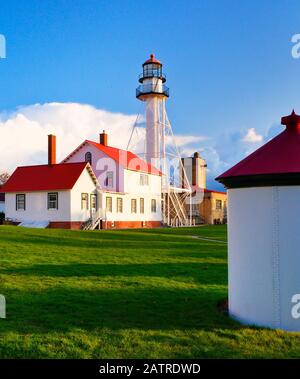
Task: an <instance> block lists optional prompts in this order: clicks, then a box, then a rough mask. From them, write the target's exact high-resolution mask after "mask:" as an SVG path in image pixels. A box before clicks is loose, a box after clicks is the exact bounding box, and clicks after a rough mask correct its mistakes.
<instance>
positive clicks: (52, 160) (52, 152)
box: [48, 134, 56, 165]
mask: <svg viewBox="0 0 300 379" xmlns="http://www.w3.org/2000/svg"><path fill="white" fill-rule="evenodd" d="M54 164H56V136H54V135H53V134H49V135H48V165H54Z"/></svg>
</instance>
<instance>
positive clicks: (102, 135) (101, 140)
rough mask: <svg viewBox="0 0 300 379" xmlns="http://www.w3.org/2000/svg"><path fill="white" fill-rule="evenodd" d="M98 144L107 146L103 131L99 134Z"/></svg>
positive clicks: (105, 135)
mask: <svg viewBox="0 0 300 379" xmlns="http://www.w3.org/2000/svg"><path fill="white" fill-rule="evenodd" d="M100 143H101V145H104V146H107V134H106V133H105V130H103V133H101V134H100Z"/></svg>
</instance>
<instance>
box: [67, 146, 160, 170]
mask: <svg viewBox="0 0 300 379" xmlns="http://www.w3.org/2000/svg"><path fill="white" fill-rule="evenodd" d="M85 144H89V145H91V146H94V147H95V148H96V149H98V150H100V151H102V152H103V153H104V154H105V155H107V156H108V157H110V158H111V159H113V160H114V161H115V162H117V163H119V164H120V165H121V166H122V167H124V168H126V169H127V170H132V171H139V172H144V173H147V174H152V175H159V176H162V172H160V171H159V170H157V169H156V168H155V167H154V166H152V165H151V164H149V163H147V162H145V161H144V160H143V159H141V158H140V157H138V156H137V155H135V154H133V153H132V152H131V151H127V150H122V149H118V148H116V147H112V146H104V145H102V144H100V143H97V142H94V141H90V140H86V141H84V142H83V143H82V144H81V145H79V146H78V147H77V148H76V149H75V150H74V151H73V152H72V153H71V154H69V155H68V156H67V157H66V158H65V159H64V160H63V163H66V162H67V161H68V159H69V158H71V157H72V156H73V155H74V154H75V153H76V152H77V151H79V150H80V149H81V148H82V147H83V146H84V145H85Z"/></svg>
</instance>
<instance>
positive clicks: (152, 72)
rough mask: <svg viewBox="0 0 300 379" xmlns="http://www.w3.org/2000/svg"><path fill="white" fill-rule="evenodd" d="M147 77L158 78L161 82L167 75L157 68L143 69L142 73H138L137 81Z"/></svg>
mask: <svg viewBox="0 0 300 379" xmlns="http://www.w3.org/2000/svg"><path fill="white" fill-rule="evenodd" d="M149 78H159V79H161V80H162V81H163V83H164V82H165V81H166V80H167V77H166V75H165V74H164V73H162V72H160V71H157V70H145V71H144V72H143V73H142V74H140V75H139V82H140V83H142V82H143V80H144V79H149Z"/></svg>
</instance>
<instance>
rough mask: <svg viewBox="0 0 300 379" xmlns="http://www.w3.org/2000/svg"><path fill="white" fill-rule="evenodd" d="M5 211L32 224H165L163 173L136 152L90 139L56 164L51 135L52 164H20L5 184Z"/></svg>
mask: <svg viewBox="0 0 300 379" xmlns="http://www.w3.org/2000/svg"><path fill="white" fill-rule="evenodd" d="M3 191H4V192H5V194H6V195H5V207H6V209H5V215H6V218H7V219H9V220H11V221H12V222H14V223H17V224H21V225H24V226H32V227H35V226H36V227H50V228H51V227H53V228H70V229H95V228H99V229H110V228H129V227H158V226H160V225H161V220H162V216H161V173H160V172H159V171H158V170H157V169H155V168H154V167H153V166H151V165H150V164H148V163H146V162H145V161H143V160H142V159H140V158H138V157H137V156H136V155H135V154H133V153H131V152H129V151H125V150H121V149H117V148H114V147H111V146H108V145H107V135H106V134H105V133H102V134H101V135H100V141H99V143H98V142H93V141H84V142H83V143H82V144H81V145H80V146H79V147H78V148H77V149H76V150H75V151H73V152H72V153H71V154H70V155H69V156H68V157H67V158H66V159H65V160H64V161H63V162H62V163H59V164H56V137H55V136H53V135H49V136H48V164H47V165H37V166H26V167H18V168H17V169H16V170H15V172H14V173H13V174H12V176H11V177H10V178H9V180H8V181H7V183H6V184H5V185H4V187H3Z"/></svg>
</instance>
